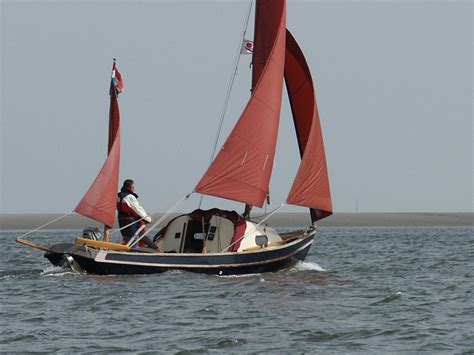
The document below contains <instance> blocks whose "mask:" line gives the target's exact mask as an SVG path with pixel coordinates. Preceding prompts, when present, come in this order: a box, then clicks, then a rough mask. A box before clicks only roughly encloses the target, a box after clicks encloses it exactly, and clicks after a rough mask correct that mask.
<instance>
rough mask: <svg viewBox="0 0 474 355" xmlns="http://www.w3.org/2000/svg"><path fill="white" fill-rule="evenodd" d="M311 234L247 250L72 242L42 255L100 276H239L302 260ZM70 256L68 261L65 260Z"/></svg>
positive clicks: (310, 240) (283, 266)
mask: <svg viewBox="0 0 474 355" xmlns="http://www.w3.org/2000/svg"><path fill="white" fill-rule="evenodd" d="M313 238H314V235H310V236H307V237H304V238H301V239H298V240H296V241H293V242H291V243H289V244H286V245H283V246H281V247H278V248H266V249H262V250H260V251H255V252H247V253H222V254H164V253H135V252H134V253H131V252H118V251H99V250H97V249H93V248H87V247H84V246H79V245H74V244H56V245H53V246H52V247H51V250H52V251H51V252H48V253H46V254H45V257H46V258H48V259H49V260H50V261H51V263H52V264H53V265H56V266H63V265H70V264H71V261H72V260H71V257H72V259H73V261H74V266H73V268H74V269H77V268H78V267H79V268H80V269H82V270H84V271H86V272H87V273H91V274H99V275H110V274H115V275H127V274H155V273H161V272H165V271H168V270H185V271H190V272H196V273H203V274H210V275H242V274H254V273H263V272H272V271H278V270H281V269H284V268H287V267H291V266H292V265H294V264H295V263H296V262H298V261H300V260H301V261H302V260H304V259H305V257H306V255H307V254H308V251H309V248H310V247H311V244H312V242H313ZM68 259H69V260H68Z"/></svg>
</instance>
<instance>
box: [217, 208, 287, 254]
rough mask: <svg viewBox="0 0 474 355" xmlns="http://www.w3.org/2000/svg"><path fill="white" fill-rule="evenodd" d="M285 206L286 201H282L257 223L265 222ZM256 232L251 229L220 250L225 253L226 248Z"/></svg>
mask: <svg viewBox="0 0 474 355" xmlns="http://www.w3.org/2000/svg"><path fill="white" fill-rule="evenodd" d="M283 206H285V203H282V204H281V205H280V206H279V207H278V208H275V209H274V210H273V211H272V212H271V213H270V214H269V215H268V216H266V217H265V218H264V219H262V220H261V221H260V222H258V224H257V225H261V224H262V223H263V222H265V221H266V220H267V219H269V218H270V217H271V216H273V214H275V213H276V212H277V211H279V210H280V209H281V208H282V207H283ZM252 232H254V230H250V231H248V232H247V233H245V234H244V235H243V236H241V237H240V238H239V239H237V240H236V241H235V242H233V243H232V244H230V245H229V246H228V247H225V248H224V249H222V250H221V251H220V252H221V253H223V252H225V251H226V250H229V249H230V247H232V246H234V245H235V244H236V243H238V242H240V241H241V240H242V239H244V238H245V237H246V236H247V235H249V234H250V233H252Z"/></svg>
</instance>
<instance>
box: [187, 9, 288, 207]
mask: <svg viewBox="0 0 474 355" xmlns="http://www.w3.org/2000/svg"><path fill="white" fill-rule="evenodd" d="M255 23H256V30H255V44H254V45H255V49H254V51H255V52H254V55H255V57H254V58H255V59H254V61H255V62H254V64H253V65H254V80H256V84H255V85H254V87H253V92H252V96H251V98H250V101H249V102H248V104H247V106H246V108H245V110H244V112H243V113H242V115H241V116H240V119H239V120H238V122H237V124H236V125H235V127H234V129H233V130H232V132H231V133H230V135H229V137H228V138H227V140H226V142H225V143H224V145H223V146H222V148H221V150H220V152H219V153H218V155H217V156H216V158H215V159H214V161H213V162H212V164H211V165H210V166H209V168H208V169H207V171H206V172H205V174H204V176H203V177H202V178H201V180H200V181H199V183H198V184H197V186H196V188H195V191H196V192H199V193H202V194H205V195H212V196H218V197H222V198H226V199H230V200H234V201H240V202H243V203H246V204H249V205H253V206H259V207H261V206H262V205H263V202H264V201H265V198H266V196H267V194H268V190H269V182H270V176H271V172H272V168H273V160H274V156H275V146H276V141H277V135H278V126H279V121H280V110H281V98H282V90H283V71H284V65H285V23H286V8H285V0H258V1H257V10H256V21H255ZM259 53H260V54H259ZM262 58H263V59H262ZM257 68H258V69H257ZM256 71H257V72H256Z"/></svg>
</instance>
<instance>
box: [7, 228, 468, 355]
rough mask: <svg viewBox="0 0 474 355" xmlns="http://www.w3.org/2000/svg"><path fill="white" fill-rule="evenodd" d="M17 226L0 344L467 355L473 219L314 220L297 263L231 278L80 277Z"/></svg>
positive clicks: (57, 348) (66, 235) (39, 238)
mask: <svg viewBox="0 0 474 355" xmlns="http://www.w3.org/2000/svg"><path fill="white" fill-rule="evenodd" d="M76 233H77V232H75V231H43V232H39V233H36V234H35V235H32V236H30V237H29V238H30V240H32V241H35V242H38V243H43V244H52V243H59V242H67V241H70V240H72V238H73V237H74V235H75V234H76ZM21 234H22V233H21V232H19V231H2V232H0V237H1V239H0V240H1V241H2V246H3V247H2V248H1V250H0V260H1V268H0V300H1V305H0V351H12V352H14V351H16V352H26V351H41V352H64V353H70V352H102V353H116V352H138V353H148V352H149V353H180V354H192V353H203V354H206V353H216V354H219V353H224V352H225V353H233V354H241V353H271V354H281V353H318V352H320V353H348V352H350V353H352V352H360V353H362V352H363V353H365V352H370V353H385V352H396V353H399V352H426V353H433V352H447V353H466V354H467V353H474V281H473V280H474V279H473V277H474V237H473V234H474V229H473V228H472V227H458V228H456V227H449V228H428V227H426V228H400V227H399V228H322V229H320V230H319V231H318V235H317V238H316V240H315V243H314V244H313V246H312V247H311V250H310V252H309V255H308V257H307V259H306V261H305V262H303V263H299V264H298V265H296V266H295V267H293V268H291V269H288V270H284V271H280V272H276V273H267V274H259V275H248V276H239V277H217V276H206V275H199V274H192V273H189V272H181V271H171V272H166V273H163V274H156V275H132V276H118V275H112V276H95V275H87V274H78V273H73V272H69V271H66V270H63V269H61V268H57V267H53V266H50V264H49V263H48V261H47V259H45V258H43V255H42V254H43V253H42V252H41V251H39V250H35V249H30V248H27V247H24V246H22V245H20V244H17V243H15V242H14V240H15V238H16V237H18V236H20V235H21Z"/></svg>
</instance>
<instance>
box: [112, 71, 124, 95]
mask: <svg viewBox="0 0 474 355" xmlns="http://www.w3.org/2000/svg"><path fill="white" fill-rule="evenodd" d="M112 85H113V87H114V88H115V90H116V92H117V94H120V93H121V92H122V91H123V80H122V74H120V72H119V71H118V69H117V67H114V69H112Z"/></svg>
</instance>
